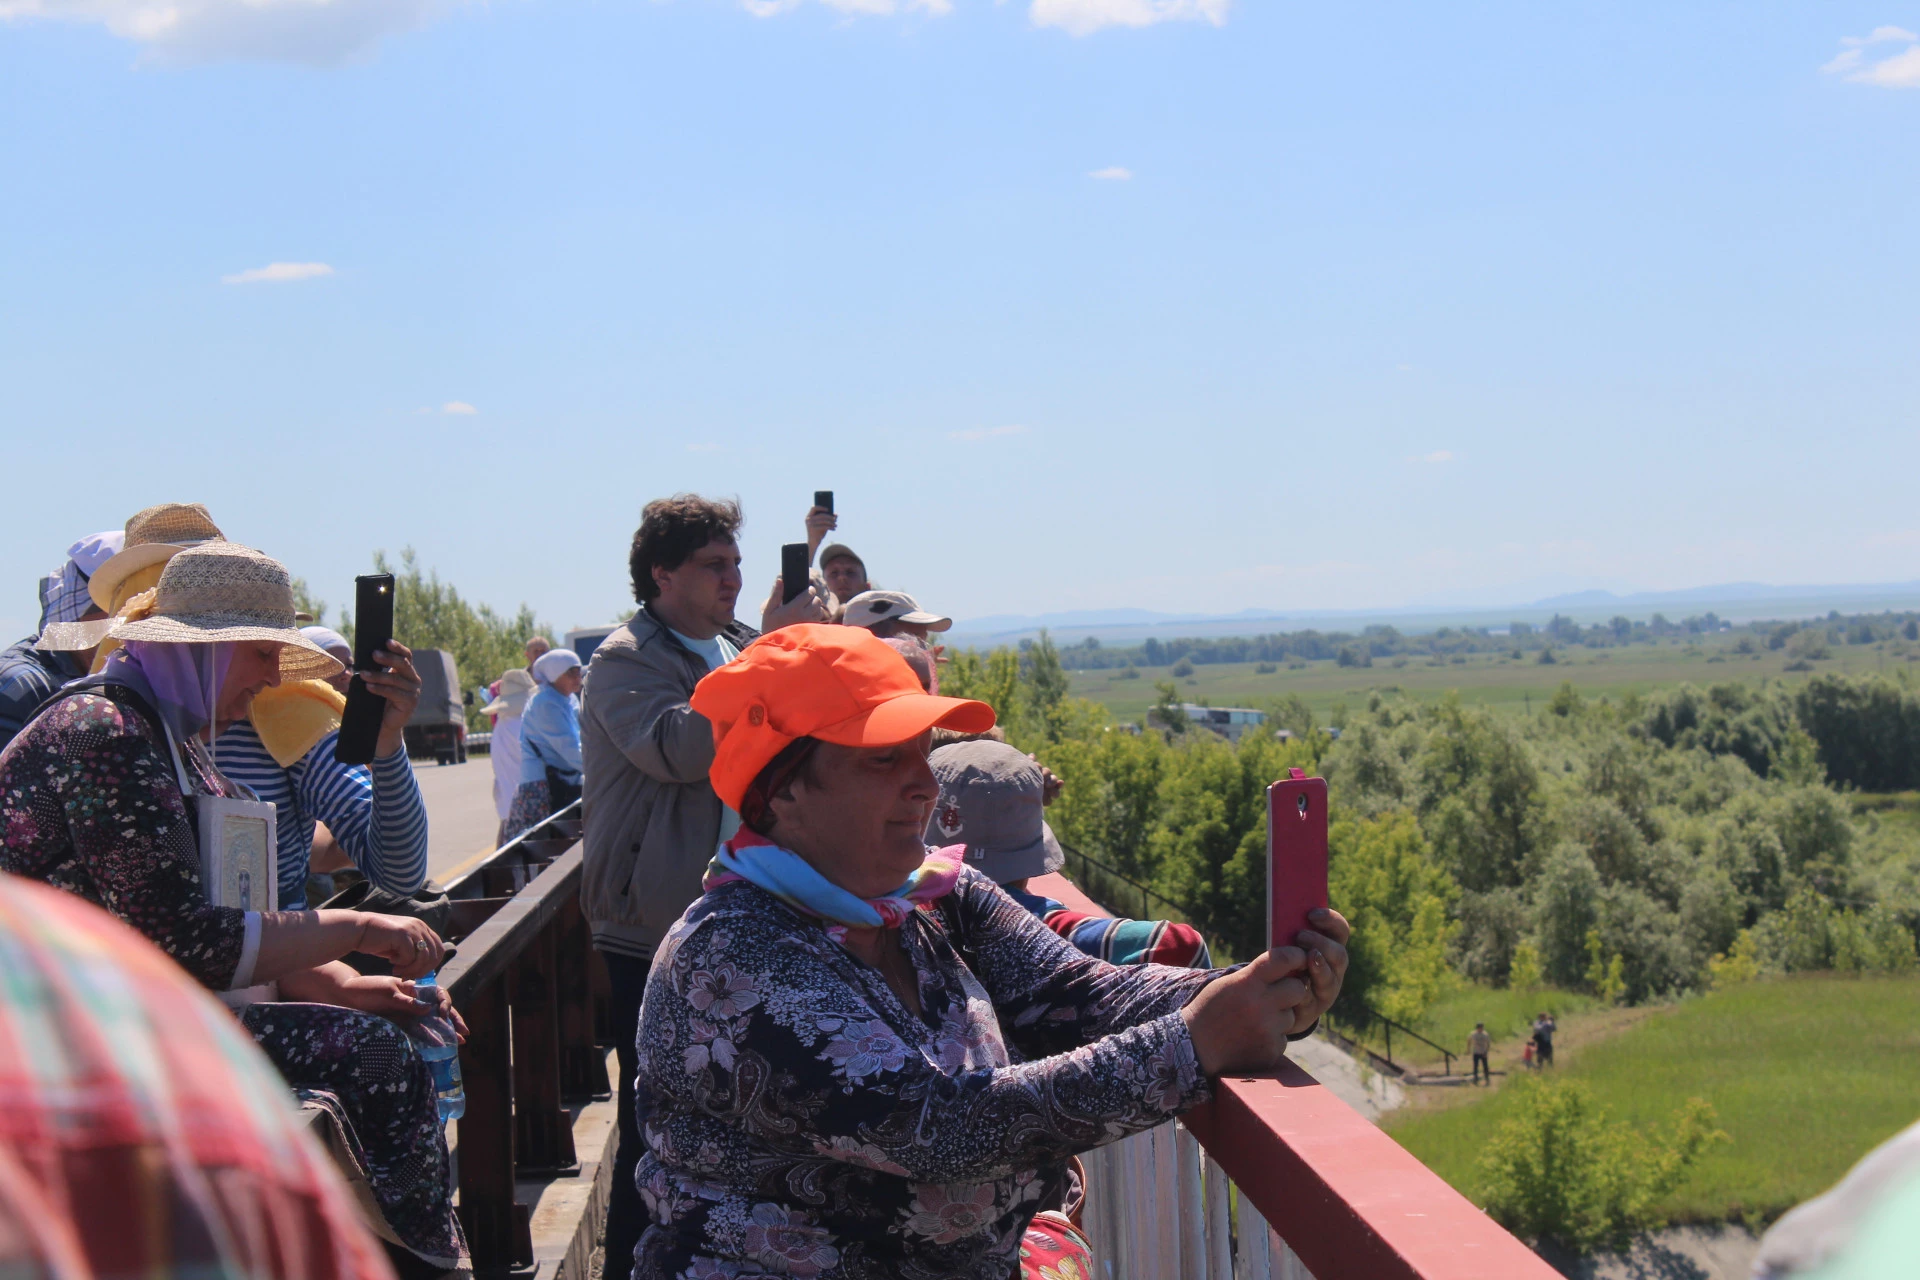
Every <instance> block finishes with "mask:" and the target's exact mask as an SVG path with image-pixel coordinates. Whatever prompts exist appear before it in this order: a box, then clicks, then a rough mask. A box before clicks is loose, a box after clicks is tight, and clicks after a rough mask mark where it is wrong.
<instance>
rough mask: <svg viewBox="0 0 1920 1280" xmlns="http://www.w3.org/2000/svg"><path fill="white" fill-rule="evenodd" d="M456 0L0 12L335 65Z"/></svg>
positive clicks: (36, 0)
mask: <svg viewBox="0 0 1920 1280" xmlns="http://www.w3.org/2000/svg"><path fill="white" fill-rule="evenodd" d="M462 2H463V0H0V20H7V21H18V20H21V19H36V18H37V19H43V20H54V21H66V22H92V23H99V24H100V25H102V26H104V27H105V28H106V29H107V30H108V31H111V32H112V33H113V34H114V35H116V36H119V37H120V38H121V39H123V40H132V41H135V42H137V43H139V44H141V45H144V46H146V48H147V50H148V51H149V53H150V54H151V55H152V56H154V57H155V58H157V59H159V60H161V61H166V62H215V61H222V60H226V59H257V60H263V61H269V62H304V63H309V64H312V65H317V66H335V65H338V64H340V63H343V62H347V61H350V60H352V59H353V58H355V57H358V56H360V55H363V54H365V53H368V52H369V51H371V50H372V49H373V47H374V46H375V45H376V44H378V43H379V42H380V41H381V40H383V39H385V38H386V37H387V36H390V35H397V34H399V33H401V32H403V31H414V30H417V29H419V28H420V27H423V26H425V25H426V24H427V23H428V22H429V21H430V20H431V19H433V18H434V17H436V16H438V15H440V14H441V13H444V12H447V11H448V10H450V9H452V8H453V7H454V6H455V5H456V4H459V3H462Z"/></svg>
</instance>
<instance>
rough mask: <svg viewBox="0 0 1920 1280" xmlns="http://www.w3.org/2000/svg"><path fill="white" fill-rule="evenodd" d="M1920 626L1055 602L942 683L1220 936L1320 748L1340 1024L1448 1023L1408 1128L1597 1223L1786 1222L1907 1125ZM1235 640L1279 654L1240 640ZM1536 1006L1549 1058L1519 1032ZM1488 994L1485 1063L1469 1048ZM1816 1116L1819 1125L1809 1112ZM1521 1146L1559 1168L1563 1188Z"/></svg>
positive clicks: (1121, 859) (1079, 837) (1409, 1139)
mask: <svg viewBox="0 0 1920 1280" xmlns="http://www.w3.org/2000/svg"><path fill="white" fill-rule="evenodd" d="M1916 631H1920V619H1917V618H1916V617H1915V616H1914V615H1910V614H1878V615H1870V616H1855V617H1844V616H1839V615H1832V616H1828V617H1825V618H1810V619H1769V620H1763V621H1753V622H1742V623H1739V624H1730V623H1723V622H1721V621H1720V620H1718V619H1713V618H1696V619H1690V620H1687V622H1685V623H1681V624H1675V623H1671V622H1668V621H1667V620H1665V619H1662V618H1659V617H1657V616H1656V617H1655V618H1653V619H1650V620H1648V619H1642V620H1639V621H1629V620H1627V619H1624V618H1622V619H1617V620H1615V622H1614V623H1613V624H1611V625H1608V626H1600V625H1595V626H1589V627H1585V628H1581V627H1576V626H1574V625H1573V624H1572V623H1570V622H1568V621H1566V620H1564V619H1556V620H1555V622H1554V624H1552V625H1551V626H1550V627H1548V628H1539V629H1536V628H1527V627H1515V628H1514V629H1513V630H1512V631H1511V632H1502V633H1491V632H1485V631H1474V632H1453V633H1434V634H1428V635H1418V634H1413V635H1401V634H1399V633H1396V632H1391V631H1388V630H1386V629H1377V630H1375V631H1374V632H1372V633H1368V634H1355V635H1343V634H1331V635H1321V634H1318V633H1292V634H1287V633H1276V634H1273V635H1269V636H1263V637H1250V638H1247V639H1245V640H1238V641H1180V640H1164V641H1162V640H1152V641H1146V642H1143V643H1141V644H1139V645H1134V646H1130V647H1126V648H1113V647H1102V646H1100V645H1098V644H1089V643H1086V642H1085V641H1082V642H1080V643H1078V644H1077V645H1071V646H1068V647H1065V648H1057V647H1056V646H1054V645H1053V644H1052V642H1051V641H1050V640H1048V639H1047V638H1045V637H1044V636H1043V637H1040V638H1038V639H1036V640H1034V641H1031V642H1029V643H1027V644H1026V645H1025V646H1024V647H1022V648H1020V649H1017V650H1016V649H1000V650H998V651H993V652H987V653H981V652H977V651H968V652H964V653H961V654H959V655H958V656H956V658H955V659H954V661H953V662H952V663H951V664H950V676H949V678H948V683H949V686H950V687H952V688H953V689H954V690H955V691H958V692H964V693H970V694H973V695H975V696H981V697H986V698H988V699H989V700H991V701H994V703H995V705H996V706H997V707H1001V708H1003V709H1004V710H1005V711H1006V712H1007V714H1005V715H1003V719H1004V720H1005V721H1006V722H1008V723H1009V724H1010V725H1011V727H1012V728H1011V731H1012V733H1013V737H1014V740H1015V741H1016V742H1018V743H1020V744H1021V745H1023V746H1026V747H1028V748H1029V749H1031V750H1033V751H1035V752H1036V754H1038V755H1039V757H1040V758H1041V759H1042V760H1043V761H1045V762H1047V763H1048V764H1049V765H1050V766H1051V767H1053V768H1054V770H1055V771H1056V772H1057V773H1058V774H1059V775H1060V776H1061V777H1062V779H1063V780H1064V782H1065V791H1064V794H1063V796H1062V798H1061V800H1060V802H1059V803H1058V804H1056V805H1055V807H1054V809H1053V810H1052V811H1051V813H1050V821H1051V822H1052V823H1053V825H1054V826H1055V828H1056V830H1057V831H1058V832H1059V833H1060V836H1061V838H1062V840H1063V841H1064V842H1065V843H1067V844H1068V845H1069V846H1071V847H1072V848H1073V849H1074V850H1075V851H1076V853H1080V854H1085V855H1089V856H1090V857H1091V859H1092V861H1090V862H1089V861H1085V860H1082V861H1081V862H1079V863H1074V862H1071V861H1070V863H1069V870H1070V871H1074V869H1075V868H1076V867H1077V868H1078V871H1077V874H1078V875H1080V877H1081V878H1082V879H1083V880H1084V881H1085V882H1086V887H1087V888H1088V890H1089V892H1092V893H1094V894H1095V895H1096V896H1098V895H1099V894H1102V893H1105V894H1106V895H1107V897H1108V900H1109V902H1110V905H1112V906H1113V907H1114V909H1115V910H1116V911H1123V912H1137V911H1142V910H1147V911H1152V912H1154V913H1156V914H1162V915H1166V916H1170V917H1173V918H1178V919H1185V920H1187V921H1189V922H1191V923H1194V924H1196V925H1198V926H1199V927H1201V928H1202V930H1203V931H1204V932H1206V933H1207V935H1208V937H1209V939H1210V940H1211V941H1212V942H1213V944H1214V945H1215V947H1216V954H1217V955H1224V956H1226V957H1230V958H1244V957H1245V956H1247V955H1248V954H1250V953H1251V952H1252V951H1253V950H1257V949H1258V947H1259V946H1260V945H1262V935H1261V933H1260V930H1261V928H1262V921H1261V919H1260V915H1259V911H1258V908H1257V904H1258V903H1259V902H1260V901H1262V900H1263V893H1264V876H1265V867H1264V864H1263V861H1262V854H1263V850H1264V840H1265V813H1264V806H1263V805H1262V803H1261V795H1262V791H1263V788H1264V786H1265V784H1266V782H1268V781H1271V780H1272V779H1273V778H1276V777H1279V776H1282V775H1283V774H1284V772H1285V770H1286V769H1287V768H1288V767H1296V766H1297V767H1303V768H1306V769H1308V770H1309V771H1310V772H1318V773H1321V774H1323V775H1324V776H1326V777H1327V778H1328V779H1329V781H1330V785H1331V800H1332V815H1333V832H1332V837H1333V838H1332V863H1331V885H1332V894H1333V901H1334V903H1335V905H1336V906H1338V907H1340V909H1341V910H1342V911H1344V912H1346V913H1347V914H1348V915H1349V917H1350V918H1351V919H1352V920H1353V923H1354V927H1355V940H1354V944H1353V953H1354V968H1353V970H1352V972H1351V973H1350V974H1349V981H1348V986H1347V993H1346V994H1345V995H1344V996H1343V997H1342V1003H1341V1004H1340V1005H1337V1006H1336V1008H1335V1010H1334V1012H1333V1015H1332V1023H1333V1025H1334V1026H1335V1027H1336V1029H1337V1030H1338V1031H1339V1032H1340V1033H1341V1034H1342V1035H1343V1036H1345V1037H1347V1038H1348V1039H1349V1040H1350V1041H1352V1042H1356V1043H1357V1045H1358V1046H1361V1047H1365V1048H1367V1049H1370V1050H1372V1051H1374V1052H1376V1053H1381V1054H1385V1053H1387V1052H1389V1051H1390V1052H1391V1054H1392V1056H1393V1060H1394V1062H1395V1063H1396V1064H1397V1065H1398V1066H1399V1067H1403V1068H1409V1069H1411V1070H1413V1071H1414V1072H1415V1073H1417V1074H1418V1073H1425V1074H1431V1075H1434V1076H1441V1075H1444V1068H1445V1066H1446V1065H1447V1064H1446V1060H1445V1058H1444V1055H1443V1054H1442V1052H1441V1051H1440V1049H1445V1050H1447V1051H1449V1052H1450V1053H1451V1054H1452V1055H1453V1061H1452V1068H1453V1071H1454V1072H1455V1073H1456V1076H1455V1077H1454V1078H1450V1079H1449V1080H1447V1081H1446V1082H1445V1083H1443V1084H1440V1085H1429V1086H1414V1087H1411V1088H1410V1089H1409V1092H1408V1101H1407V1103H1406V1105H1405V1106H1403V1107H1402V1108H1400V1109H1399V1110H1396V1111H1394V1112H1392V1113H1390V1114H1389V1115H1388V1116H1387V1117H1386V1119H1385V1121H1384V1124H1385V1127H1386V1128H1387V1130H1388V1132H1389V1133H1391V1134H1392V1135H1393V1136H1394V1137H1395V1138H1396V1139H1397V1140H1398V1141H1400V1142H1402V1143H1403V1144H1404V1145H1406V1146H1407V1147H1408V1149H1409V1150H1411V1151H1413V1152H1414V1154H1416V1155H1417V1156H1419V1157H1420V1158H1421V1159H1422V1160H1423V1161H1425V1162H1426V1163H1428V1164H1429V1165H1430V1166H1431V1167H1433V1168H1434V1169H1436V1170H1437V1171H1439V1172H1440V1173H1441V1174H1442V1175H1443V1176H1445V1177H1446V1178H1447V1179H1449V1180H1450V1181H1451V1182H1453V1183H1454V1184H1455V1185H1456V1186H1457V1187H1459V1188H1460V1189H1461V1190H1462V1191H1463V1192H1465V1193H1466V1194H1467V1195H1468V1196H1469V1197H1470V1198H1472V1199H1473V1200H1474V1201H1475V1202H1476V1203H1479V1204H1483V1205H1486V1206H1488V1207H1489V1208H1490V1209H1491V1210H1492V1211H1494V1212H1495V1213H1496V1215H1497V1216H1500V1217H1501V1218H1502V1220H1503V1221H1506V1222H1509V1223H1510V1224H1511V1225H1513V1226H1514V1227H1515V1229H1516V1230H1521V1231H1522V1232H1523V1234H1529V1235H1532V1236H1538V1237H1541V1238H1552V1239H1557V1240H1560V1241H1561V1242H1563V1244H1566V1245H1568V1246H1570V1247H1572V1248H1574V1249H1575V1251H1576V1252H1579V1251H1587V1250H1593V1249H1604V1248H1606V1247H1610V1246H1614V1245H1618V1244H1620V1243H1622V1242H1623V1241H1624V1240H1626V1239H1627V1238H1628V1237H1629V1236H1631V1234H1632V1233H1633V1232H1634V1231H1636V1230H1645V1229H1649V1228H1652V1227H1657V1226H1658V1225H1660V1224H1662V1223H1693V1224H1716V1223H1734V1224H1739V1225H1741V1226H1743V1227H1745V1228H1749V1229H1756V1230H1757V1229H1761V1228H1764V1227H1765V1226H1766V1225H1767V1224H1768V1223H1770V1222H1771V1221H1773V1220H1774V1219H1775V1218H1777V1217H1778V1216H1779V1215H1780V1214H1781V1213H1783V1212H1785V1211H1786V1210H1787V1209H1789V1208H1791V1207H1792V1206H1793V1205H1795V1204H1797V1203H1799V1202H1801V1201H1803V1200H1805V1199H1808V1198H1809V1197H1812V1196H1814V1195H1817V1194H1819V1193H1820V1192H1821V1191H1822V1190H1824V1189H1825V1188H1826V1187H1828V1186H1830V1185H1831V1184H1832V1183H1833V1182H1834V1181H1835V1180H1836V1179H1837V1178H1838V1177H1840V1176H1841V1175H1842V1174H1843V1173H1845V1171H1846V1170H1847V1168H1848V1167H1850V1166H1851V1165H1852V1163H1853V1162H1854V1161H1855V1160H1857V1159H1859V1158H1860V1157H1861V1156H1862V1155H1864V1154H1865V1153H1866V1152H1868V1151H1869V1150H1871V1149H1872V1148H1873V1147H1874V1146H1875V1145H1877V1144H1878V1143H1880V1142H1882V1141H1884V1140H1886V1139H1887V1138H1888V1137H1890V1136H1891V1135H1892V1134H1894V1133H1896V1132H1897V1131H1899V1130H1900V1129H1901V1128H1904V1127H1905V1126H1906V1125H1907V1124H1909V1123H1911V1122H1912V1120H1913V1118H1914V1104H1913V1102H1912V1099H1913V1097H1914V1090H1915V1088H1916V1086H1920V1075H1916V1074H1915V1072H1916V1066H1915V1064H1916V1063H1920V1019H1916V1018H1915V1017H1914V1011H1915V1010H1916V1009H1920V963H1917V962H1916V951H1915V935H1916V931H1917V930H1920V681H1916V679H1915V671H1914V664H1916V663H1920V640H1917V639H1916V636H1915V634H1914V633H1915V632H1916ZM1672 632H1677V633H1678V634H1663V633H1672ZM1242 651H1250V652H1258V653H1261V654H1264V655H1266V656H1265V657H1264V658H1263V659H1261V660H1254V661H1219V660H1215V659H1219V658H1222V657H1227V658H1232V657H1236V656H1240V655H1241V653H1242ZM1320 654H1329V655H1331V656H1314V655H1320ZM1152 659H1159V661H1158V662H1154V661H1151V660H1152ZM1223 707H1234V708H1245V709H1251V710H1255V711H1260V712H1262V713H1264V716H1265V720H1264V722H1263V723H1261V724H1259V725H1257V726H1250V727H1248V728H1246V729H1245V730H1244V731H1243V732H1241V733H1240V736H1239V737H1238V739H1237V741H1230V740H1228V739H1227V738H1225V737H1224V736H1221V734H1220V733H1219V732H1217V731H1214V730H1210V729H1206V728H1202V727H1199V726H1198V725H1197V724H1196V723H1193V721H1194V720H1195V719H1196V718H1198V717H1199V716H1200V714H1201V712H1200V709H1201V708H1223ZM1282 731H1284V732H1282ZM1283 739H1284V740H1283ZM1250 908H1251V909H1250ZM1543 1013H1544V1014H1548V1015H1550V1016H1551V1017H1552V1018H1553V1020H1554V1021H1555V1022H1556V1023H1557V1032H1556V1034H1555V1040H1556V1042H1557V1047H1558V1054H1557V1056H1556V1059H1555V1061H1554V1063H1553V1064H1552V1065H1551V1066H1550V1067H1546V1068H1544V1069H1543V1068H1541V1067H1540V1066H1538V1065H1536V1064H1534V1063H1533V1062H1531V1061H1529V1060H1527V1058H1526V1057H1525V1056H1524V1053H1525V1051H1526V1050H1527V1048H1528V1045H1529V1043H1530V1040H1531V1038H1532V1032H1533V1025H1534V1020H1535V1018H1536V1016H1538V1015H1540V1014H1543ZM1477 1023H1484V1024H1485V1026H1486V1028H1487V1030H1488V1032H1489V1034H1490V1035H1491V1037H1492V1054H1491V1057H1492V1067H1493V1069H1494V1071H1495V1072H1496V1073H1497V1074H1496V1076H1495V1078H1494V1086H1495V1087H1493V1088H1475V1087H1472V1086H1471V1085H1462V1084H1460V1083H1459V1082H1458V1079H1457V1074H1458V1073H1461V1072H1464V1071H1465V1069H1466V1061H1467V1057H1466V1055H1467V1045H1468V1036H1469V1033H1470V1032H1472V1030H1473V1029H1474V1027H1475V1024H1477ZM1393 1028H1398V1032H1397V1033H1396V1032H1395V1031H1394V1030H1393ZM1436 1045H1437V1046H1439V1048H1435V1047H1434V1046H1436ZM1516 1085H1517V1086H1518V1087H1515V1086H1516ZM1816 1113H1817V1114H1818V1116H1819V1140H1818V1142H1817V1144H1814V1147H1813V1148H1809V1146H1808V1144H1807V1142H1806V1138H1805V1134H1804V1132H1803V1131H1801V1130H1800V1129H1799V1128H1798V1127H1797V1126H1796V1125H1795V1124H1793V1123H1783V1118H1784V1117H1811V1116H1813V1115H1815V1114H1816ZM1543 1144H1544V1146H1543ZM1555 1147H1558V1148H1561V1150H1560V1152H1559V1155H1558V1156H1557V1157H1547V1156H1541V1151H1542V1150H1551V1149H1553V1148H1555ZM1816 1148H1817V1149H1816ZM1516 1152H1519V1153H1522V1155H1524V1154H1526V1153H1528V1152H1531V1153H1532V1154H1533V1155H1535V1156H1541V1159H1544V1160H1546V1164H1545V1165H1544V1166H1541V1167H1550V1168H1553V1169H1556V1170H1558V1171H1559V1172H1557V1173H1555V1174H1553V1176H1552V1179H1551V1181H1552V1182H1553V1186H1552V1187H1551V1188H1550V1189H1549V1190H1543V1189H1542V1188H1541V1187H1540V1186H1538V1185H1530V1184H1528V1182H1527V1176H1525V1175H1524V1171H1525V1168H1526V1167H1527V1161H1526V1160H1525V1159H1521V1158H1520V1157H1518V1156H1516V1155H1515V1153H1516ZM1516 1169H1519V1170H1521V1172H1519V1173H1516V1172H1515V1170H1516ZM1569 1170H1574V1171H1576V1172H1569ZM1537 1172H1538V1171H1537V1170H1536V1173H1537ZM1583 1179H1584V1180H1583ZM1542 1204H1546V1205H1548V1207H1547V1208H1541V1205H1542Z"/></svg>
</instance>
